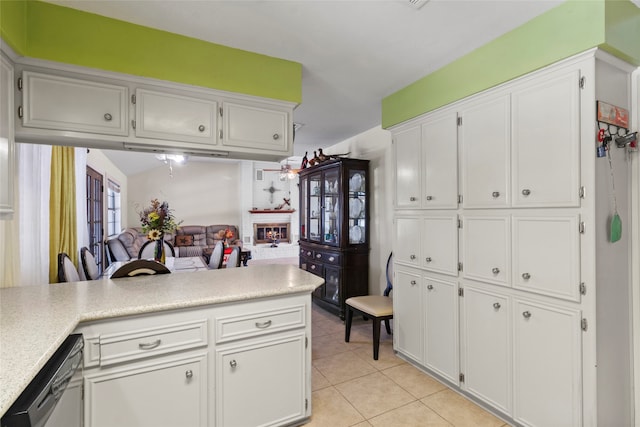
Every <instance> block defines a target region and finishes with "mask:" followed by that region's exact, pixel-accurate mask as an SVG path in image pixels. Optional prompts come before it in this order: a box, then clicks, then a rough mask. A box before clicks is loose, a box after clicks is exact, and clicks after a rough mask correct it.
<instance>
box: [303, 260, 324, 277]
mask: <svg viewBox="0 0 640 427" xmlns="http://www.w3.org/2000/svg"><path fill="white" fill-rule="evenodd" d="M300 268H301V269H303V270H305V271H308V272H309V273H313V274H315V275H316V276H320V277H322V275H323V274H324V268H323V266H322V264H318V263H317V262H311V261H307V260H304V261H302V262H301V263H300Z"/></svg>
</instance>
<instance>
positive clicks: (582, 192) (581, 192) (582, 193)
mask: <svg viewBox="0 0 640 427" xmlns="http://www.w3.org/2000/svg"><path fill="white" fill-rule="evenodd" d="M586 194H587V190H586V189H585V188H584V185H583V186H582V187H580V191H578V195H579V196H580V198H581V199H584V198H585V196H586Z"/></svg>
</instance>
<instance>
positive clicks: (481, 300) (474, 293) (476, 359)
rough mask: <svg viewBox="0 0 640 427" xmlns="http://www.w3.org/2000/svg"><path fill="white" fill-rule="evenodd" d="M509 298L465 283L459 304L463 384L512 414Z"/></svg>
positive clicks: (467, 388)
mask: <svg viewBox="0 0 640 427" xmlns="http://www.w3.org/2000/svg"><path fill="white" fill-rule="evenodd" d="M509 301H510V300H509V298H508V297H507V296H505V295H502V294H500V293H497V292H492V291H486V290H484V289H482V288H481V287H477V288H476V287H471V286H468V285H467V286H465V287H464V298H461V305H460V322H461V325H460V326H461V327H460V333H461V372H462V373H463V374H464V386H463V388H464V389H465V390H466V391H468V392H469V393H471V394H473V395H474V396H476V397H478V398H479V399H482V400H483V401H485V402H487V403H488V404H490V405H492V406H494V407H495V408H497V409H499V410H500V411H502V412H504V413H505V414H511V406H512V405H511V402H512V399H511V395H512V381H511V380H512V375H511V367H512V358H511V306H510V303H509Z"/></svg>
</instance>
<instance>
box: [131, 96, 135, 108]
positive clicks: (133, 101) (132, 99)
mask: <svg viewBox="0 0 640 427" xmlns="http://www.w3.org/2000/svg"><path fill="white" fill-rule="evenodd" d="M131 103H132V104H134V105H135V103H136V94H135V93H134V94H133V95H131Z"/></svg>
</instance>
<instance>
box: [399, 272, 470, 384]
mask: <svg viewBox="0 0 640 427" xmlns="http://www.w3.org/2000/svg"><path fill="white" fill-rule="evenodd" d="M424 290H425V292H426V296H425V298H424V304H425V310H424V311H425V316H426V319H425V325H426V326H425V336H426V342H425V353H424V354H425V357H424V359H425V362H424V363H425V365H426V366H428V367H429V368H431V369H433V370H434V371H436V372H437V373H439V374H440V375H442V376H443V377H445V378H447V379H448V380H450V381H451V382H453V383H455V384H458V376H459V373H460V365H459V358H458V286H457V284H456V283H454V282H445V281H441V280H436V279H431V278H426V279H425V281H424ZM394 315H395V311H394Z"/></svg>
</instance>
